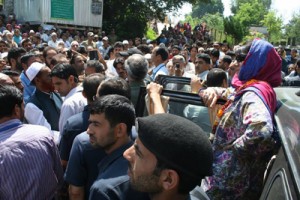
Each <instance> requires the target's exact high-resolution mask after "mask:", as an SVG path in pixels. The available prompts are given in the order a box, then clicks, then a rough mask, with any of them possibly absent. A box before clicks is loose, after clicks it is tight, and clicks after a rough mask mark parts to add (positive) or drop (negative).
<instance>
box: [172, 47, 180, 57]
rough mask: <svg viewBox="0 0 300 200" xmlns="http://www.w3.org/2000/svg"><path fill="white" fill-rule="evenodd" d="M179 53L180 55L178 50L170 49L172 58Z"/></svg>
mask: <svg viewBox="0 0 300 200" xmlns="http://www.w3.org/2000/svg"><path fill="white" fill-rule="evenodd" d="M179 53H180V51H179V49H176V48H173V49H172V55H173V56H176V55H178V54H179Z"/></svg>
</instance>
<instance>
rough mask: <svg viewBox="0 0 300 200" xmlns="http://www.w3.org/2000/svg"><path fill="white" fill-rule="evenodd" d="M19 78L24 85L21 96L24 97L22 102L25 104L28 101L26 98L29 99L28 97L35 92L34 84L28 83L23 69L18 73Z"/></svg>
mask: <svg viewBox="0 0 300 200" xmlns="http://www.w3.org/2000/svg"><path fill="white" fill-rule="evenodd" d="M20 79H21V82H22V84H23V86H24V90H23V98H24V102H25V104H26V103H27V102H28V100H29V99H30V97H31V96H32V95H33V93H34V92H35V86H33V85H31V84H30V80H29V79H28V78H27V76H26V75H25V73H24V71H22V73H21V75H20Z"/></svg>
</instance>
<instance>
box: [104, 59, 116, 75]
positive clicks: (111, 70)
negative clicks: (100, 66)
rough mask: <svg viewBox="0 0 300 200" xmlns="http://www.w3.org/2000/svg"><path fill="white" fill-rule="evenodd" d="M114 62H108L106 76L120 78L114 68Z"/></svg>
mask: <svg viewBox="0 0 300 200" xmlns="http://www.w3.org/2000/svg"><path fill="white" fill-rule="evenodd" d="M114 61H115V59H114V60H107V61H106V65H107V70H106V71H105V74H106V76H108V77H115V76H119V75H118V73H117V71H116V69H115V67H114V65H113V64H114Z"/></svg>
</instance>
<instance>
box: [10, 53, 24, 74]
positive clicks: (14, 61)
mask: <svg viewBox="0 0 300 200" xmlns="http://www.w3.org/2000/svg"><path fill="white" fill-rule="evenodd" d="M24 54H26V50H25V49H23V48H21V47H17V48H11V49H10V50H9V51H8V55H7V60H8V63H9V65H10V67H11V69H12V70H14V71H17V72H19V73H21V72H22V70H23V68H22V65H21V57H22V56H23V55H24Z"/></svg>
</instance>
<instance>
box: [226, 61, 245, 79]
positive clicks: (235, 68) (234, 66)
mask: <svg viewBox="0 0 300 200" xmlns="http://www.w3.org/2000/svg"><path fill="white" fill-rule="evenodd" d="M242 65H243V62H240V63H239V62H237V61H236V60H235V61H233V62H231V64H230V65H229V68H228V75H229V77H231V78H232V77H233V76H234V74H235V73H238V72H239V71H240V69H241V66H242Z"/></svg>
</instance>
